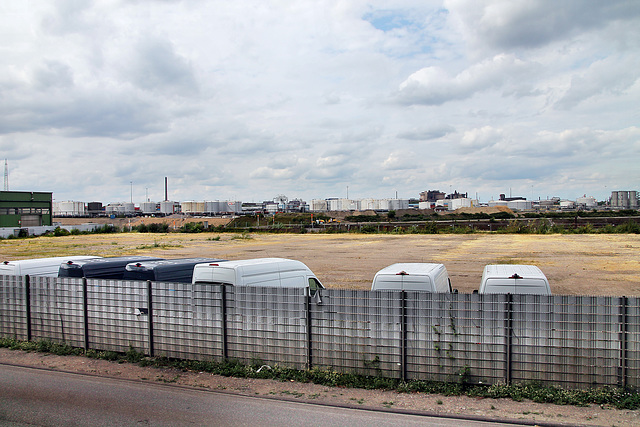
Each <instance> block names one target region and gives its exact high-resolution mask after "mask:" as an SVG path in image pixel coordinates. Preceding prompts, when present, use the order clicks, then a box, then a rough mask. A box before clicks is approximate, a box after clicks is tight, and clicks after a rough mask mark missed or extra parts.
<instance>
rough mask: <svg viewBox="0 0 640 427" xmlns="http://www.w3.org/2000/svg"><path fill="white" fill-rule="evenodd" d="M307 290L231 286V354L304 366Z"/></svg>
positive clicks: (262, 361)
mask: <svg viewBox="0 0 640 427" xmlns="http://www.w3.org/2000/svg"><path fill="white" fill-rule="evenodd" d="M306 292H307V291H306V289H300V288H266V287H249V286H230V287H228V292H227V296H229V299H228V300H227V302H228V303H229V304H228V307H227V344H228V350H227V351H228V353H227V356H228V357H229V358H230V359H237V360H241V361H245V362H248V363H265V364H279V365H283V366H287V367H292V368H297V369H304V368H305V367H306V366H307V352H308V348H307V312H306V301H307V296H306Z"/></svg>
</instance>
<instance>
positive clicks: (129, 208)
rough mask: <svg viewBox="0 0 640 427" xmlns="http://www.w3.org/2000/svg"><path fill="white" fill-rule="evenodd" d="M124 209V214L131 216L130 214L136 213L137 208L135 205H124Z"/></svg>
mask: <svg viewBox="0 0 640 427" xmlns="http://www.w3.org/2000/svg"><path fill="white" fill-rule="evenodd" d="M122 209H123V211H124V213H127V214H130V213H134V212H135V211H136V206H135V205H134V204H133V203H128V202H127V203H123V204H122Z"/></svg>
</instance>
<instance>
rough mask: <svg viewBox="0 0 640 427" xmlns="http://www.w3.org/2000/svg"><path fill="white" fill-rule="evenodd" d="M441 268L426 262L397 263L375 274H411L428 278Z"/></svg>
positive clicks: (440, 265) (438, 265) (439, 265)
mask: <svg viewBox="0 0 640 427" xmlns="http://www.w3.org/2000/svg"><path fill="white" fill-rule="evenodd" d="M442 266H443V265H442V264H435V263H428V262H399V263H397V264H391V265H390V266H388V267H385V268H383V269H382V270H380V271H378V273H377V274H397V275H402V274H413V275H423V276H428V275H429V274H430V273H432V272H433V271H435V270H438V269H440V268H442Z"/></svg>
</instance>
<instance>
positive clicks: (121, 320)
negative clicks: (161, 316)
mask: <svg viewBox="0 0 640 427" xmlns="http://www.w3.org/2000/svg"><path fill="white" fill-rule="evenodd" d="M87 300H88V304H87V305H88V306H87V312H88V322H87V323H88V329H89V337H90V340H89V341H90V342H89V347H90V348H93V349H96V350H106V351H117V352H126V351H128V350H129V349H130V348H134V349H135V350H136V351H142V352H144V353H146V354H148V353H149V351H150V349H149V323H148V318H147V316H145V315H144V314H143V313H144V312H145V311H148V304H147V303H148V295H147V283H146V282H139V281H119V280H94V279H88V280H87Z"/></svg>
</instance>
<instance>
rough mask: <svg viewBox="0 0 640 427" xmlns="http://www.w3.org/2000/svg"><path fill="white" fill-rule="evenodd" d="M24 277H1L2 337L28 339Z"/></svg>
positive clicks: (0, 312) (0, 332) (0, 333)
mask: <svg viewBox="0 0 640 427" xmlns="http://www.w3.org/2000/svg"><path fill="white" fill-rule="evenodd" d="M26 307H27V304H26V300H25V277H24V276H1V275H0V335H2V336H3V337H12V338H15V339H17V340H26V339H28V334H27V328H28V326H27V316H26Z"/></svg>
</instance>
